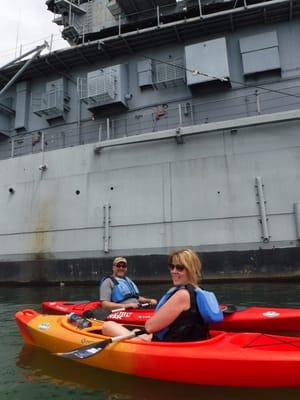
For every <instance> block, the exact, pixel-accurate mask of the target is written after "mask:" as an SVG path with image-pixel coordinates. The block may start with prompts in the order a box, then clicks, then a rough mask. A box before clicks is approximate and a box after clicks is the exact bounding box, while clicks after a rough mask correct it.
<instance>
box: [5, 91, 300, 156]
mask: <svg viewBox="0 0 300 400" xmlns="http://www.w3.org/2000/svg"><path fill="white" fill-rule="evenodd" d="M281 91H282V92H284V93H280V92H279V89H278V92H277V93H276V92H265V91H262V90H260V91H253V90H252V91H251V92H248V93H247V94H246V95H245V94H243V95H238V96H231V97H226V98H219V99H217V100H216V99H212V100H206V101H202V102H197V103H194V102H193V101H192V99H189V100H186V101H181V102H177V103H169V104H162V105H158V106H155V107H151V108H145V109H141V110H135V111H131V112H129V113H127V114H126V117H124V118H121V117H120V118H103V119H102V120H95V121H93V120H89V121H81V122H80V123H79V122H78V121H76V122H73V123H69V124H67V123H64V124H61V125H57V126H55V127H49V128H47V129H43V130H42V131H35V132H32V133H30V134H25V135H19V134H18V135H16V136H14V137H12V138H11V140H10V142H8V141H6V142H5V141H3V142H2V143H1V147H0V159H6V158H9V157H18V156H21V155H25V154H30V153H38V152H42V151H51V150H56V149H60V148H65V147H71V146H78V145H83V144H88V143H96V142H98V141H102V140H108V139H114V138H122V137H128V136H134V135H139V134H143V133H151V132H152V133H153V134H155V132H159V131H162V130H167V129H176V128H178V127H186V126H193V125H202V124H206V123H210V122H218V121H228V120H234V119H237V118H243V117H251V116H255V115H262V114H272V113H276V112H281V111H288V110H293V109H298V108H300V86H293V87H288V88H281Z"/></svg>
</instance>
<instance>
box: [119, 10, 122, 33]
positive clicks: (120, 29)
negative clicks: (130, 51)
mask: <svg viewBox="0 0 300 400" xmlns="http://www.w3.org/2000/svg"><path fill="white" fill-rule="evenodd" d="M121 33H122V32H121V14H119V36H121Z"/></svg>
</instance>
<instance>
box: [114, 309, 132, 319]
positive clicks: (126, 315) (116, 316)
mask: <svg viewBox="0 0 300 400" xmlns="http://www.w3.org/2000/svg"><path fill="white" fill-rule="evenodd" d="M131 315H132V313H131V312H125V311H119V312H114V313H112V314H110V315H109V319H122V318H129V317H130V316H131Z"/></svg>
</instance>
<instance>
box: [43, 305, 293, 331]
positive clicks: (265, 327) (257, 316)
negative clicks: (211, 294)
mask: <svg viewBox="0 0 300 400" xmlns="http://www.w3.org/2000/svg"><path fill="white" fill-rule="evenodd" d="M100 307H101V302H100V301H91V302H64V301H51V302H50V301H49V302H43V303H42V309H43V312H45V313H51V314H69V313H71V312H75V313H76V314H78V315H82V314H83V313H84V312H86V311H90V310H94V309H96V308H98V309H99V308H100ZM221 308H222V310H223V312H224V320H223V322H221V323H218V324H215V325H212V326H211V328H212V329H215V330H226V331H232V332H245V331H247V332H268V333H274V334H277V335H278V334H280V335H292V336H300V309H299V308H298V309H297V308H279V307H254V306H251V307H236V306H233V305H222V306H221ZM153 312H154V309H153V308H152V309H147V308H145V309H143V308H138V309H130V310H129V309H127V310H122V311H118V312H113V313H111V314H109V315H108V316H107V317H106V318H105V317H102V318H101V319H103V318H105V319H106V320H108V321H116V322H120V323H122V324H133V325H144V324H145V322H146V320H147V319H148V318H150V317H151V316H152V315H153Z"/></svg>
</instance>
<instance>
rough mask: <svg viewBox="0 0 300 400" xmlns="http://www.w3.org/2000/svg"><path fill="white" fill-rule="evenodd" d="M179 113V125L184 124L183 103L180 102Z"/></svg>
mask: <svg viewBox="0 0 300 400" xmlns="http://www.w3.org/2000/svg"><path fill="white" fill-rule="evenodd" d="M178 113H179V126H182V108H181V104H180V103H179V104H178Z"/></svg>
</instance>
